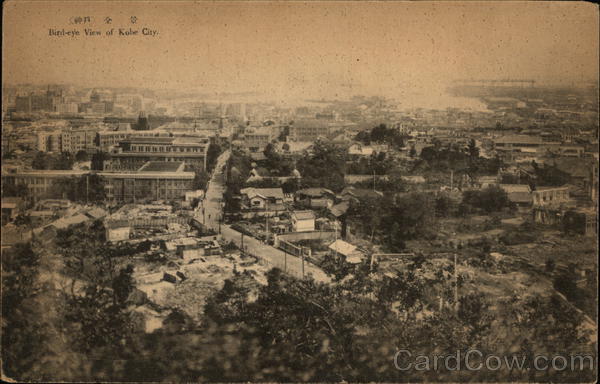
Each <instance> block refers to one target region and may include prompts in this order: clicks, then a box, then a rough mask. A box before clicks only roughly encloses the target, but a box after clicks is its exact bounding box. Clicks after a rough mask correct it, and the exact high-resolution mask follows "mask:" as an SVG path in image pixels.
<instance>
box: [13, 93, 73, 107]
mask: <svg viewBox="0 0 600 384" xmlns="http://www.w3.org/2000/svg"><path fill="white" fill-rule="evenodd" d="M61 100H62V91H55V90H50V89H48V90H47V91H46V92H45V93H44V94H34V93H29V94H28V95H26V96H17V97H16V99H15V107H16V112H24V113H31V112H37V111H47V112H52V111H54V110H55V105H56V104H58V103H60V101H61Z"/></svg>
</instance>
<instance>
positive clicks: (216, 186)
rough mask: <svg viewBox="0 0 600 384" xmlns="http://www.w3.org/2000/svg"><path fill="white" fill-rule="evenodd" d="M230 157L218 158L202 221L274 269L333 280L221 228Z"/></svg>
mask: <svg viewBox="0 0 600 384" xmlns="http://www.w3.org/2000/svg"><path fill="white" fill-rule="evenodd" d="M230 154H231V152H230V151H225V152H223V153H222V154H221V155H220V156H219V158H218V159H217V164H216V166H215V168H214V171H213V174H212V177H211V179H210V182H209V185H208V188H207V191H206V197H205V199H204V201H203V203H202V207H201V208H200V211H199V212H198V214H199V215H200V217H199V220H201V221H203V222H204V223H205V224H206V225H207V226H208V227H209V228H212V229H214V230H215V231H219V229H220V231H221V236H222V237H223V239H224V240H226V241H233V242H234V243H235V244H236V245H237V246H238V247H240V248H242V247H243V249H244V250H245V251H246V252H248V253H250V254H252V255H254V256H256V257H258V258H260V259H262V260H264V261H266V262H267V263H268V264H269V265H271V266H273V267H277V268H280V269H281V270H283V271H285V272H287V273H288V274H290V275H292V276H295V277H299V278H301V277H303V276H312V277H313V278H314V279H315V280H316V281H319V282H330V281H331V279H330V278H329V276H327V274H326V273H325V272H323V270H322V269H320V268H319V267H317V266H315V265H314V264H311V263H308V262H307V261H303V260H302V259H301V258H299V257H296V256H293V255H290V254H287V253H285V252H283V251H281V250H279V249H277V248H275V247H272V246H270V245H267V244H264V243H263V242H261V241H260V240H257V239H255V238H253V237H250V236H246V235H243V234H242V233H240V232H238V231H236V230H234V229H233V228H231V227H230V226H229V225H226V224H220V225H219V220H220V218H221V215H222V212H223V193H224V192H225V179H224V172H223V170H224V166H225V164H226V163H227V160H228V159H229V156H230ZM202 209H204V212H202Z"/></svg>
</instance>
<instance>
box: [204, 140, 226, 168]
mask: <svg viewBox="0 0 600 384" xmlns="http://www.w3.org/2000/svg"><path fill="white" fill-rule="evenodd" d="M222 152H223V149H222V148H221V146H220V145H219V144H217V143H212V144H210V145H209V146H208V150H207V151H206V170H207V171H208V172H211V171H212V170H213V168H214V167H215V165H216V164H217V159H218V157H219V156H220V155H221V153H222Z"/></svg>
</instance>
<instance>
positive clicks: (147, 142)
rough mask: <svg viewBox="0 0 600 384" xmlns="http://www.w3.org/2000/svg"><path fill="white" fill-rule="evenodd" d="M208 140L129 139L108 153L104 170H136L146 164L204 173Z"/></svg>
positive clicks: (174, 138)
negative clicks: (165, 164)
mask: <svg viewBox="0 0 600 384" xmlns="http://www.w3.org/2000/svg"><path fill="white" fill-rule="evenodd" d="M208 145H209V139H207V138H198V137H139V136H135V137H130V138H129V139H127V140H123V141H121V142H120V143H119V145H118V146H116V147H115V148H114V149H113V150H112V151H111V160H110V164H108V167H107V168H106V169H111V170H135V169H138V168H139V167H141V166H142V165H143V164H144V163H146V162H147V161H171V162H172V161H176V162H181V161H183V162H185V163H186V164H187V165H189V166H192V167H194V168H198V169H206V151H207V149H208Z"/></svg>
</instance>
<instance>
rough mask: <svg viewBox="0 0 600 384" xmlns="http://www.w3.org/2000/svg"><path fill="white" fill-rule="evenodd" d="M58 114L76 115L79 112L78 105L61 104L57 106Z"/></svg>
mask: <svg viewBox="0 0 600 384" xmlns="http://www.w3.org/2000/svg"><path fill="white" fill-rule="evenodd" d="M56 112H58V113H69V114H75V113H77V112H79V107H78V105H77V103H59V104H57V105H56Z"/></svg>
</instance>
